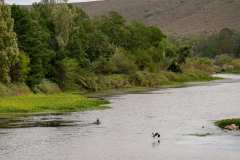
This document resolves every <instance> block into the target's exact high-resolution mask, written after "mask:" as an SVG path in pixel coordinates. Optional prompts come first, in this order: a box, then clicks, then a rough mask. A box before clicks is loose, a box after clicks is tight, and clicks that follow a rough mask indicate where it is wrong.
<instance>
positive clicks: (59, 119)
mask: <svg viewBox="0 0 240 160" xmlns="http://www.w3.org/2000/svg"><path fill="white" fill-rule="evenodd" d="M91 125H96V124H94V123H84V122H82V121H74V120H66V118H65V117H64V116H63V114H47V115H44V114H42V115H34V116H33V115H21V116H5V117H0V128H5V129H7V128H8V129H11V128H31V127H71V126H80V127H87V126H91Z"/></svg>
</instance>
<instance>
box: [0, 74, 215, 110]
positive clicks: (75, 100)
mask: <svg viewBox="0 0 240 160" xmlns="http://www.w3.org/2000/svg"><path fill="white" fill-rule="evenodd" d="M119 77H120V78H119ZM101 79H102V78H101ZM106 79H107V80H108V81H107V80H106ZM215 79H217V78H216V77H212V76H210V75H209V74H205V73H203V72H188V73H181V74H176V73H172V72H162V73H159V74H141V75H139V74H138V75H136V76H135V77H134V78H133V77H131V78H130V77H126V76H124V77H123V76H120V75H117V78H116V77H113V76H112V77H111V78H109V77H107V78H106V77H105V80H104V82H105V83H104V82H103V81H99V82H98V84H97V85H98V86H97V87H98V88H99V90H95V91H93V90H82V91H81V90H79V91H75V92H73V93H76V94H73V93H61V92H59V91H58V92H57V93H55V94H43V93H41V94H33V93H31V92H29V90H27V89H25V90H23V91H22V92H19V89H18V90H16V91H15V92H16V93H17V94H12V92H10V93H11V94H12V95H14V96H2V97H1V98H0V113H7V114H8V113H9V114H12V113H59V112H61V113H63V112H76V111H86V110H95V109H104V108H106V106H104V104H107V103H108V102H107V101H104V100H100V99H92V98H87V97H103V96H107V95H114V94H123V93H129V92H143V91H149V90H156V89H160V88H173V87H182V86H185V85H189V82H196V83H199V82H206V81H210V80H215ZM106 84H108V85H106ZM44 86H45V87H44V89H41V90H46V93H49V90H53V89H52V88H56V86H54V87H49V86H48V87H46V86H47V85H46V84H45V85H44ZM51 86H52V84H51ZM99 86H101V87H99ZM18 88H19V87H18ZM24 88H26V87H24ZM42 88H43V87H42ZM47 88H48V89H47ZM54 90H56V89H54ZM24 91H27V92H26V93H27V95H20V96H19V93H24ZM15 92H13V93H15ZM50 93H51V92H50ZM82 95H83V96H82Z"/></svg>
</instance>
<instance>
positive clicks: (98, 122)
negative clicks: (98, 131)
mask: <svg viewBox="0 0 240 160" xmlns="http://www.w3.org/2000/svg"><path fill="white" fill-rule="evenodd" d="M93 124H96V125H100V124H101V121H100V119H99V118H97V120H96V121H95V122H93Z"/></svg>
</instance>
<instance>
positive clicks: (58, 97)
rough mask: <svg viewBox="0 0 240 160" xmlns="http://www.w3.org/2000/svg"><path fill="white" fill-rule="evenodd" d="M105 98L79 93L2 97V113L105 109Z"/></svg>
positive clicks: (0, 104) (0, 111) (0, 106)
mask: <svg viewBox="0 0 240 160" xmlns="http://www.w3.org/2000/svg"><path fill="white" fill-rule="evenodd" d="M104 104H107V102H106V101H104V100H98V99H90V98H86V97H84V96H80V95H78V94H67V93H65V94H54V95H43V94H42V95H39V94H37V95H28V96H14V97H1V98H0V113H57V112H75V111H86V110H94V109H104V108H106V106H104Z"/></svg>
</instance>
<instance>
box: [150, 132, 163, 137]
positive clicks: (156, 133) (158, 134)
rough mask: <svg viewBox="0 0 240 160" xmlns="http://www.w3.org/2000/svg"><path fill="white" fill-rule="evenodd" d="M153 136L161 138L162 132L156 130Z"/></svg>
mask: <svg viewBox="0 0 240 160" xmlns="http://www.w3.org/2000/svg"><path fill="white" fill-rule="evenodd" d="M152 137H153V138H160V137H161V135H160V133H158V132H155V133H152Z"/></svg>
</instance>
